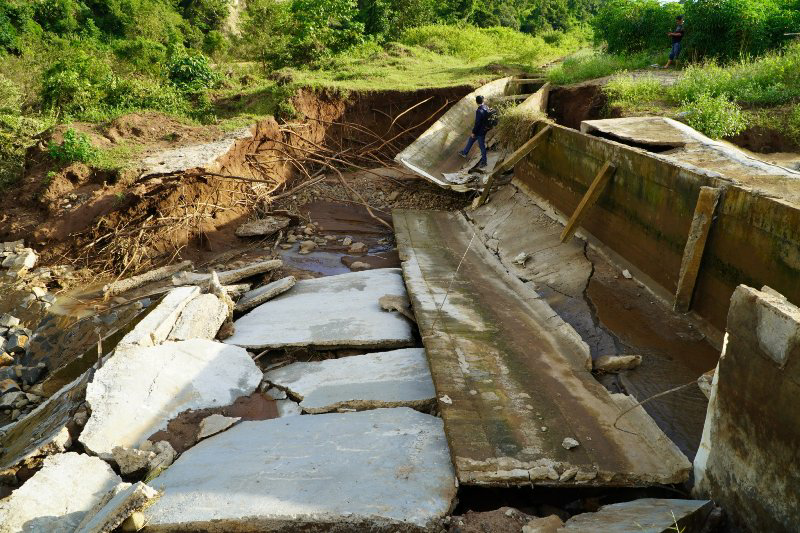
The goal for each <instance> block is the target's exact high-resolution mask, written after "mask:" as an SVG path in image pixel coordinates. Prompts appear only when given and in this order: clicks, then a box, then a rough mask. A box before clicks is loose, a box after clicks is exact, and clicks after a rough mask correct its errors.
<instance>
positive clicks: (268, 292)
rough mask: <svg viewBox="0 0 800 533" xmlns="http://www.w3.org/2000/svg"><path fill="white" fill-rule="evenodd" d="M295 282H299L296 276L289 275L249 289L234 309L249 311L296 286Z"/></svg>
mask: <svg viewBox="0 0 800 533" xmlns="http://www.w3.org/2000/svg"><path fill="white" fill-rule="evenodd" d="M295 283H297V279H296V278H295V277H294V276H287V277H285V278H282V279H279V280H277V281H273V282H272V283H267V284H266V285H264V286H263V287H258V288H257V289H253V290H252V291H248V292H246V293H245V294H244V295H243V296H242V298H241V299H240V300H239V301H238V302H236V307H235V308H234V310H235V311H238V312H244V311H249V310H250V309H253V308H254V307H258V306H259V305H261V304H263V303H264V302H266V301H268V300H272V299H273V298H275V297H276V296H278V295H279V294H283V293H284V292H286V291H288V290H289V289H291V288H292V287H294V285H295Z"/></svg>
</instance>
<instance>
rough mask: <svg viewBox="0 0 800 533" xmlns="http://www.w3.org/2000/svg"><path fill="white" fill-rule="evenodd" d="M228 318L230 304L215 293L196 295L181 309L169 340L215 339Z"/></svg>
mask: <svg viewBox="0 0 800 533" xmlns="http://www.w3.org/2000/svg"><path fill="white" fill-rule="evenodd" d="M227 318H228V306H227V305H225V303H224V302H223V301H221V300H220V299H219V298H217V297H216V296H214V295H213V294H201V295H199V296H195V297H194V298H193V299H191V300H190V301H189V303H187V304H186V306H185V307H184V308H183V310H182V311H181V314H180V316H179V317H178V320H177V321H176V322H175V326H174V327H173V328H172V331H170V333H169V336H168V337H167V340H171V341H185V340H189V339H213V338H214V337H216V336H217V332H218V331H219V328H220V327H221V326H222V324H223V322H225V320H226V319H227Z"/></svg>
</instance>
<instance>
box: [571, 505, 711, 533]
mask: <svg viewBox="0 0 800 533" xmlns="http://www.w3.org/2000/svg"><path fill="white" fill-rule="evenodd" d="M713 508H714V504H713V503H712V502H711V501H710V500H668V499H660V498H642V499H640V500H633V501H630V502H623V503H614V504H611V505H604V506H603V507H601V508H600V510H599V511H597V512H596V513H583V514H579V515H576V516H573V517H572V518H570V519H569V520H567V521H566V523H565V524H564V527H563V528H561V529H559V530H558V531H559V532H565V533H567V532H581V533H583V532H588V531H591V532H592V533H628V532H629V533H634V532H635V533H673V532H675V531H683V532H686V533H695V532H699V531H701V530H702V528H703V525H704V524H705V523H706V520H707V519H708V517H709V515H710V514H711V511H712V510H713Z"/></svg>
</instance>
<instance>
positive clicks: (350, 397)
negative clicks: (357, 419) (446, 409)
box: [264, 348, 436, 413]
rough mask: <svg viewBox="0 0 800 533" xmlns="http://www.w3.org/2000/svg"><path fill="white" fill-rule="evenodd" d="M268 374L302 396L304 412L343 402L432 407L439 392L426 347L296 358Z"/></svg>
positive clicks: (352, 405) (364, 406) (357, 405)
mask: <svg viewBox="0 0 800 533" xmlns="http://www.w3.org/2000/svg"><path fill="white" fill-rule="evenodd" d="M264 379H265V380H266V381H268V382H269V383H270V384H272V385H273V386H275V387H278V388H280V389H283V390H286V391H288V393H289V395H290V396H292V397H293V398H298V399H300V407H301V408H302V409H303V411H305V412H306V413H327V412H331V411H335V410H336V409H339V408H350V409H358V410H361V409H375V408H378V407H401V406H405V407H413V408H415V409H426V408H430V407H432V404H433V401H434V399H435V397H436V391H435V390H434V388H433V381H432V380H431V373H430V370H429V369H428V360H427V359H426V357H425V349H424V348H407V349H404V350H394V351H391V352H379V353H371V354H365V355H354V356H350V357H342V358H340V359H327V360H325V361H314V362H310V363H293V364H291V365H287V366H284V367H282V368H279V369H277V370H273V371H271V372H267V373H266V374H265V375H264Z"/></svg>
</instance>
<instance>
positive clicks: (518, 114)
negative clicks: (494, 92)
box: [494, 106, 547, 150]
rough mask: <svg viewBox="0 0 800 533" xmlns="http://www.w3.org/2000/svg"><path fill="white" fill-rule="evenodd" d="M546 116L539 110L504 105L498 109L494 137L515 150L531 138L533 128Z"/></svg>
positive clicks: (545, 118)
mask: <svg viewBox="0 0 800 533" xmlns="http://www.w3.org/2000/svg"><path fill="white" fill-rule="evenodd" d="M540 120H547V116H546V115H545V114H544V113H542V112H540V111H533V110H528V109H520V108H519V107H517V106H506V107H504V108H500V109H498V117H497V126H496V127H495V129H494V130H495V138H496V139H497V140H498V141H500V142H501V143H502V144H503V145H504V146H506V147H507V148H509V149H511V150H516V149H517V148H519V147H520V146H522V145H523V144H524V143H525V142H526V141H527V140H528V139H530V138H531V135H532V133H533V128H534V126H535V125H536V123H537V122H539V121H540Z"/></svg>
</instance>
